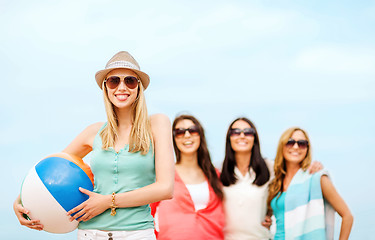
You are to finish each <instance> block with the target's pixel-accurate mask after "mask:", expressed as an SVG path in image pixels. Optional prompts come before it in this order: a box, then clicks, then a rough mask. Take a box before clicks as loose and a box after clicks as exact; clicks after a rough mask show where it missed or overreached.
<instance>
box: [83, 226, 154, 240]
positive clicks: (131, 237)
mask: <svg viewBox="0 0 375 240" xmlns="http://www.w3.org/2000/svg"><path fill="white" fill-rule="evenodd" d="M120 239H121V240H156V237H155V233H154V229H152V228H150V229H145V230H135V231H100V230H92V229H87V230H83V229H78V236H77V240H120Z"/></svg>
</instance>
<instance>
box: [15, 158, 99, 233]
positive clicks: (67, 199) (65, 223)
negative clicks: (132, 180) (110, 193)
mask: <svg viewBox="0 0 375 240" xmlns="http://www.w3.org/2000/svg"><path fill="white" fill-rule="evenodd" d="M93 186H94V176H93V174H92V172H91V170H90V167H89V166H88V165H87V164H85V163H84V162H83V160H82V159H81V158H79V157H77V156H74V155H71V154H67V153H57V154H53V155H50V156H48V157H46V158H45V159H43V160H41V161H40V162H38V163H37V164H36V165H35V166H34V167H33V168H31V169H30V171H29V173H28V174H27V175H26V177H25V179H24V181H23V183H22V187H21V200H22V205H23V206H24V207H25V208H26V209H28V210H29V214H28V217H29V218H30V219H39V220H40V223H41V224H43V225H44V230H45V231H47V232H51V233H67V232H71V231H73V230H74V229H76V228H77V226H78V221H76V220H74V221H73V222H70V221H69V216H67V212H68V211H69V210H71V209H73V208H74V207H76V206H78V205H79V204H81V203H82V202H84V201H86V200H87V199H88V196H87V195H86V194H83V193H81V192H80V191H79V189H78V188H79V187H82V188H85V189H87V190H90V191H92V190H93Z"/></svg>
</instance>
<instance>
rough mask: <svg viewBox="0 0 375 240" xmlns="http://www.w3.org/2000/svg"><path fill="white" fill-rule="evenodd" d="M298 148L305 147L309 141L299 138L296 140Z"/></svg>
mask: <svg viewBox="0 0 375 240" xmlns="http://www.w3.org/2000/svg"><path fill="white" fill-rule="evenodd" d="M297 143H298V146H299V148H301V149H305V148H307V146H308V145H309V142H308V141H307V140H299V141H297Z"/></svg>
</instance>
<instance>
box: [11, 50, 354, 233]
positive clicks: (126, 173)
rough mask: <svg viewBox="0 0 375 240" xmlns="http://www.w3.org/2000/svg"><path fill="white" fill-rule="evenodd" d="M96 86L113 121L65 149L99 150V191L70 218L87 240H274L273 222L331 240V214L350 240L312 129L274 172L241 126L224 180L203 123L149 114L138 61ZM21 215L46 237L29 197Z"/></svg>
mask: <svg viewBox="0 0 375 240" xmlns="http://www.w3.org/2000/svg"><path fill="white" fill-rule="evenodd" d="M95 77H96V81H97V83H98V85H99V87H100V88H101V89H102V90H103V96H104V103H105V108H106V113H107V122H106V123H96V124H93V125H90V126H88V127H87V128H86V129H85V130H84V131H83V132H82V133H80V134H79V135H78V136H77V137H76V138H75V139H74V140H73V141H72V143H71V144H69V145H68V147H67V148H65V149H64V152H66V153H69V154H74V155H76V156H78V157H81V158H83V157H84V156H86V155H87V154H88V153H89V152H91V151H92V157H91V162H90V165H91V169H92V172H93V174H94V185H95V186H94V190H93V191H92V192H91V191H88V190H85V189H80V190H81V191H82V192H83V193H84V194H87V195H88V196H89V199H88V200H87V201H85V202H84V203H82V204H81V205H79V206H77V207H75V208H74V209H72V210H70V211H69V212H68V213H67V214H68V215H72V216H71V217H70V219H71V220H74V219H78V220H79V221H80V224H79V230H78V239H109V240H112V239H155V238H157V239H160V240H163V239H271V238H272V236H271V234H270V231H269V227H270V225H271V218H270V217H271V216H272V214H273V215H274V216H275V217H276V234H275V239H296V238H298V239H325V235H326V234H328V233H329V234H331V232H330V231H329V230H328V227H326V226H325V225H326V223H327V222H326V220H324V214H325V213H326V212H327V211H326V208H329V207H333V209H334V210H335V211H337V212H338V213H339V215H340V216H341V217H342V224H341V230H340V239H348V237H349V234H350V230H351V226H352V222H353V217H352V215H351V213H350V210H349V208H348V207H347V205H346V204H345V202H344V201H343V200H342V198H341V197H340V195H339V194H338V193H337V192H336V190H335V188H334V186H333V185H332V182H331V181H330V179H329V177H328V174H327V173H326V172H323V171H319V170H321V168H322V167H321V165H320V164H319V163H315V164H311V144H310V142H309V139H308V135H307V133H306V132H305V131H304V130H302V129H300V128H291V129H288V130H287V131H286V132H285V133H284V134H283V135H282V136H281V138H280V141H279V144H278V149H277V154H276V158H275V162H274V163H273V162H272V161H270V160H268V159H264V158H263V157H262V155H261V151H260V144H259V136H258V133H257V130H256V128H255V125H254V124H253V123H252V122H251V121H250V120H249V119H247V118H238V119H236V120H234V121H233V122H232V123H231V124H230V125H229V128H228V131H227V136H226V145H225V158H224V161H223V166H222V169H221V173H220V172H219V170H217V169H216V168H215V167H214V166H213V164H212V162H211V158H210V154H209V151H208V148H207V143H206V139H205V135H204V129H203V127H202V125H201V124H200V123H199V121H198V120H197V119H196V118H195V117H193V116H191V115H181V116H178V117H177V118H176V119H175V120H174V122H173V124H172V127H171V126H170V122H169V120H168V118H167V117H166V116H165V115H161V114H157V115H152V116H150V117H149V116H148V115H147V108H146V104H145V99H144V94H143V91H144V90H145V89H146V88H147V86H148V84H149V81H150V80H149V76H148V75H147V74H146V73H144V72H142V71H141V70H140V67H139V65H138V63H137V62H136V60H135V59H134V58H133V57H132V56H131V55H130V54H129V53H127V52H119V53H117V54H116V55H115V56H113V57H112V58H111V59H110V60H109V61H108V63H107V65H106V67H105V69H103V70H100V71H98V72H97V73H96V76H95ZM173 148H174V152H175V156H176V161H175V163H174V161H173V159H174V158H173ZM308 169H309V170H308ZM310 172H313V174H310ZM301 179H302V180H301ZM302 183H303V184H302ZM301 192H302V193H301ZM306 192H312V194H307V193H306ZM319 193H320V195H319ZM305 195H306V196H305ZM300 196H303V197H300ZM301 199H302V200H301ZM325 202H327V204H324V203H325ZM150 205H151V208H150ZM13 207H14V211H15V214H16V216H17V218H18V220H19V222H20V223H21V224H22V225H25V226H27V227H29V228H31V229H36V230H42V229H43V225H42V224H41V223H40V222H39V220H38V219H32V220H29V219H26V218H25V217H24V214H27V213H28V210H27V209H25V208H24V207H23V206H22V203H21V200H20V197H18V198H17V199H16V201H15V202H14V205H13ZM111 213H112V214H111ZM113 213H114V214H113ZM301 213H302V214H301ZM293 214H294V215H293ZM152 215H153V216H154V218H153V217H152ZM290 216H297V217H292V218H291V217H290ZM301 216H302V217H301ZM322 217H323V218H322ZM301 226H302V227H301ZM304 226H305V227H304ZM154 228H155V231H154ZM155 234H156V236H155ZM319 234H320V235H319ZM322 234H323V235H322ZM316 236H319V238H314V237H316ZM303 237H305V238H303Z"/></svg>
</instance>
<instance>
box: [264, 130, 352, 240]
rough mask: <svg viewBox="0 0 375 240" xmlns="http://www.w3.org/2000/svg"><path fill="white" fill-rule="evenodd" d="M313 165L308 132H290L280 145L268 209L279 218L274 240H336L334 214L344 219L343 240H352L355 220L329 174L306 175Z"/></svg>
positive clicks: (341, 231)
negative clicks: (351, 235) (352, 228)
mask: <svg viewBox="0 0 375 240" xmlns="http://www.w3.org/2000/svg"><path fill="white" fill-rule="evenodd" d="M310 163H311V143H310V140H309V137H308V135H307V133H306V131H304V130H303V129H301V128H298V127H294V128H290V129H288V130H286V131H285V132H284V133H283V134H282V136H281V138H280V141H279V144H278V148H277V153H276V158H275V164H274V169H275V178H274V180H273V181H272V183H271V184H270V186H269V196H268V207H269V208H270V209H271V208H272V210H273V214H274V215H275V217H276V234H275V238H274V239H275V240H279V239H333V221H334V211H333V210H335V211H336V212H337V213H338V214H339V215H340V216H341V217H342V223H341V230H340V238H339V239H348V238H349V234H350V231H351V227H352V224H353V216H352V215H351V213H350V210H349V208H348V206H347V205H346V203H345V202H344V200H343V199H342V198H341V196H340V195H339V194H338V193H337V191H336V189H335V187H334V186H333V184H332V182H331V180H330V179H329V178H328V176H327V173H326V172H323V171H320V172H317V173H315V174H309V173H308V172H307V171H306V170H307V168H308V167H309V166H310ZM332 207H333V209H332Z"/></svg>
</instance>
